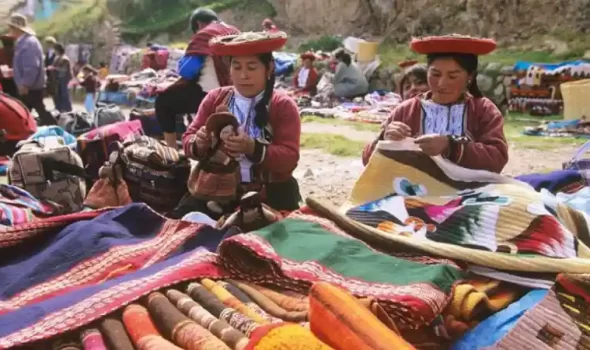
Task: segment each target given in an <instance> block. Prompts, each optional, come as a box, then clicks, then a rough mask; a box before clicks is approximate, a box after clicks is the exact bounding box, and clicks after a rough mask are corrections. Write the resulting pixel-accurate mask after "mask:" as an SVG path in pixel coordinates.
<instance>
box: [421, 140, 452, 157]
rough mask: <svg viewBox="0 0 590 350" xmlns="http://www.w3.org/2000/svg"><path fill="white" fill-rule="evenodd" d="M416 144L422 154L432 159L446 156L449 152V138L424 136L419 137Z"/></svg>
mask: <svg viewBox="0 0 590 350" xmlns="http://www.w3.org/2000/svg"><path fill="white" fill-rule="evenodd" d="M414 143H415V144H417V145H418V146H420V148H421V149H422V152H424V153H426V154H427V155H429V156H431V157H434V156H440V155H441V154H446V153H447V152H448V150H449V138H448V137H447V136H444V135H423V136H420V137H418V138H417V139H416V140H415V141H414Z"/></svg>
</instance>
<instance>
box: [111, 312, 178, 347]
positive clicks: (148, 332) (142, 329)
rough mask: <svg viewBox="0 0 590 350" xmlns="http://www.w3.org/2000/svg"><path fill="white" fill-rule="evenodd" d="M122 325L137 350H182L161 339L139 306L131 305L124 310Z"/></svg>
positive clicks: (146, 313)
mask: <svg viewBox="0 0 590 350" xmlns="http://www.w3.org/2000/svg"><path fill="white" fill-rule="evenodd" d="M123 324H124V325H125V328H126V329H127V332H128V333H129V335H130V336H131V340H132V341H133V344H134V345H135V347H136V348H137V350H160V349H161V350H182V348H179V347H177V346H175V345H174V344H172V343H171V342H169V341H168V340H166V339H164V337H162V335H161V334H160V333H159V332H158V330H157V329H156V325H154V322H153V321H152V319H151V318H150V315H149V313H148V311H147V310H146V309H145V308H144V307H143V306H141V305H138V304H132V305H129V306H127V307H126V308H125V311H123Z"/></svg>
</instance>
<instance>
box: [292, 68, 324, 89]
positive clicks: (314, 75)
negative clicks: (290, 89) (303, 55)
mask: <svg viewBox="0 0 590 350" xmlns="http://www.w3.org/2000/svg"><path fill="white" fill-rule="evenodd" d="M302 68H303V67H302ZM302 68H299V69H298V70H297V72H296V73H295V76H294V77H293V86H294V87H295V88H296V89H299V72H300V71H301V69H302ZM319 78H320V75H319V74H318V71H317V69H315V68H314V67H311V68H310V69H309V75H308V76H307V81H306V82H305V87H304V88H303V89H302V90H303V91H307V92H311V91H314V90H315V89H316V87H317V85H318V83H319Z"/></svg>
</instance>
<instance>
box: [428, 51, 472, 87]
mask: <svg viewBox="0 0 590 350" xmlns="http://www.w3.org/2000/svg"><path fill="white" fill-rule="evenodd" d="M441 58H451V59H453V60H454V61H455V62H457V64H458V65H459V66H461V68H463V69H465V70H466V71H467V74H469V75H470V76H471V83H470V84H469V86H468V87H467V90H468V91H469V93H470V94H471V95H473V97H483V94H482V93H481V91H480V90H479V87H478V86H477V66H478V62H479V60H478V57H477V56H476V55H473V54H467V53H433V54H430V55H428V56H426V60H427V61H428V66H430V65H431V64H432V62H434V61H436V60H438V59H441Z"/></svg>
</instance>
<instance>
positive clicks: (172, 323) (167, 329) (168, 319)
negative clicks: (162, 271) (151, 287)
mask: <svg viewBox="0 0 590 350" xmlns="http://www.w3.org/2000/svg"><path fill="white" fill-rule="evenodd" d="M147 307H148V311H149V312H150V314H151V317H152V319H153V320H154V321H155V323H156V324H157V325H158V328H159V329H160V330H162V332H163V333H164V335H165V336H166V338H168V339H172V340H173V341H174V343H176V344H178V345H179V346H181V347H182V348H183V349H186V350H229V347H227V345H225V343H224V342H223V341H221V340H220V339H218V338H217V337H215V336H214V335H213V334H211V333H210V332H209V331H208V330H207V329H205V328H203V327H201V326H200V325H198V324H196V323H195V322H194V321H192V320H191V319H189V318H188V317H186V316H185V315H184V314H183V313H182V312H180V310H178V309H177V308H176V307H175V306H174V305H173V304H172V303H171V302H170V300H168V298H166V296H164V294H161V293H152V294H150V295H149V296H148V297H147Z"/></svg>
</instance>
